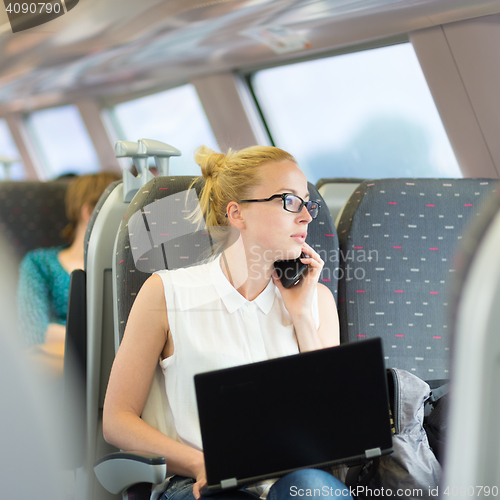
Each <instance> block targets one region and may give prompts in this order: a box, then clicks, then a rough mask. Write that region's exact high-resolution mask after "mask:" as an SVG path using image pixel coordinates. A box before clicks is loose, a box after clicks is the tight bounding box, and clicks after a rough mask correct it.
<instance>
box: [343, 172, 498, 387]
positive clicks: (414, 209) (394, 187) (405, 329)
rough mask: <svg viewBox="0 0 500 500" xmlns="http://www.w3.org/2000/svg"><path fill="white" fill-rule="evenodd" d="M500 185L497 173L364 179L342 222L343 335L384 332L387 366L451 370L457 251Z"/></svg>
mask: <svg viewBox="0 0 500 500" xmlns="http://www.w3.org/2000/svg"><path fill="white" fill-rule="evenodd" d="M496 187H497V182H496V181H495V180H492V179H383V180H373V181H365V182H363V183H362V184H361V185H360V186H359V188H358V189H357V190H356V191H355V193H353V195H352V196H351V197H350V199H349V201H348V203H347V204H346V206H345V208H344V212H343V214H342V217H341V220H340V223H339V226H338V232H339V242H340V257H341V259H340V260H341V268H340V280H339V316H340V326H341V341H342V342H349V341H356V340H360V339H363V338H371V337H382V339H383V344H384V355H385V358H386V364H387V366H388V367H396V368H402V369H405V370H407V371H409V372H411V373H414V374H415V375H417V376H419V377H421V378H423V379H424V380H439V379H447V378H449V362H448V360H449V335H450V321H449V317H448V314H449V312H448V303H449V298H448V297H449V292H450V282H451V280H450V279H451V277H452V276H453V273H454V272H455V263H454V261H453V255H454V253H455V251H456V249H457V247H458V244H459V243H460V240H461V239H462V235H463V233H464V230H465V228H466V226H467V225H468V224H470V223H473V222H474V219H475V218H476V217H477V215H478V214H479V213H480V205H481V202H482V200H483V198H484V196H485V195H487V194H489V193H491V192H492V191H493V190H494V189H496Z"/></svg>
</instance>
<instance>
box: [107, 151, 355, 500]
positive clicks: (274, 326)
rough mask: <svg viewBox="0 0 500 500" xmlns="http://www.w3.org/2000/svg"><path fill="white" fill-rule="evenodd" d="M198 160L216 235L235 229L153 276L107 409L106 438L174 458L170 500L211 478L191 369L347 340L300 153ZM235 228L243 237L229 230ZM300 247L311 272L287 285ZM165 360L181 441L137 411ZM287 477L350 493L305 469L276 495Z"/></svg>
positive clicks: (114, 375)
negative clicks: (203, 252)
mask: <svg viewBox="0 0 500 500" xmlns="http://www.w3.org/2000/svg"><path fill="white" fill-rule="evenodd" d="M195 160H196V162H197V163H198V164H199V165H200V167H201V170H202V174H203V177H204V178H205V179H206V184H205V187H204V190H203V193H202V195H201V198H200V210H201V214H199V217H200V218H201V216H203V217H204V219H205V222H206V224H207V226H208V227H211V228H213V227H215V228H216V229H218V230H219V231H216V232H218V233H221V232H223V231H220V230H221V229H222V230H224V229H227V230H228V231H227V236H226V239H227V241H226V242H222V243H223V244H222V251H221V252H220V253H219V254H218V256H217V257H216V258H215V259H214V260H213V261H211V262H209V263H208V264H203V265H199V266H195V267H191V268H186V269H179V270H176V271H160V272H159V273H156V274H154V275H153V276H151V277H150V278H149V279H148V280H147V281H146V283H145V284H144V285H143V287H142V289H141V290H140V292H139V294H138V295H137V298H136V300H135V302H134V305H133V307H132V310H131V312H130V316H129V319H128V322H127V328H126V330H125V334H124V338H123V341H122V344H121V346H120V349H119V352H118V354H117V357H116V359H115V362H114V365H113V369H112V372H111V376H110V380H109V385H108V391H107V394H106V400H105V405H104V423H103V425H104V436H105V439H106V440H107V441H108V442H109V443H111V444H114V445H115V446H117V447H119V448H122V449H125V450H136V451H145V452H150V453H155V454H158V455H159V456H164V457H165V458H166V461H167V464H168V468H169V472H170V473H173V474H175V477H174V478H173V479H172V480H171V481H170V483H169V485H168V487H167V490H166V491H165V493H164V498H165V499H169V500H170V499H179V500H180V499H186V500H187V499H192V498H193V495H194V497H195V498H197V499H198V498H199V497H200V488H201V487H202V486H203V485H204V484H205V483H206V478H205V467H204V458H203V452H202V445H201V436H200V430H199V424H198V419H197V411H196V402H195V394H194V384H193V382H192V380H193V375H194V374H195V373H197V372H202V371H208V370H213V369H217V368H225V367H228V366H235V365H239V364H244V363H250V362H255V361H260V360H262V359H268V358H273V357H278V356H283V355H288V354H294V353H298V352H299V351H302V352H303V351H308V350H313V349H320V348H324V347H330V346H334V345H337V344H338V343H339V327H338V318H337V312H336V307H335V302H334V299H333V296H332V294H331V293H330V291H329V290H328V289H327V288H326V287H325V286H323V285H321V284H318V279H319V275H320V273H321V270H322V268H323V262H322V260H321V259H320V257H319V255H318V254H317V253H316V252H315V251H314V250H313V249H312V248H311V247H310V246H309V245H308V244H307V243H305V239H306V235H307V227H308V224H309V223H310V222H311V221H312V220H313V217H315V216H316V215H317V210H319V206H318V204H317V203H315V202H310V203H309V202H308V201H307V200H308V198H309V193H308V192H307V180H306V177H305V175H304V174H303V173H302V171H301V170H300V169H299V167H298V166H297V163H296V161H295V159H294V158H293V157H292V156H291V155H289V154H288V153H286V152H284V151H282V150H280V149H278V148H272V147H257V146H256V147H252V148H247V149H244V150H242V151H239V152H229V153H228V155H227V156H226V155H224V154H217V153H214V152H213V151H211V150H209V149H208V148H206V147H202V148H200V149H199V150H198V151H197V154H196V155H195ZM285 195H286V196H285ZM234 232H236V233H237V234H238V237H237V238H232V237H230V236H231V234H232V233H234ZM219 235H220V234H219ZM235 240H236V241H235ZM224 243H225V244H224ZM301 252H304V253H305V254H307V257H305V258H303V259H302V262H304V263H305V264H307V265H308V270H307V272H306V273H305V276H304V277H303V278H302V279H301V280H300V282H299V283H298V284H297V285H296V286H294V287H292V288H291V289H284V288H283V287H282V286H281V283H280V281H279V279H278V277H277V275H276V273H275V271H274V270H273V269H274V267H273V263H274V262H275V261H276V260H283V259H295V258H298V257H299V256H300V254H301ZM158 359H160V364H161V367H162V369H163V372H164V374H165V386H166V392H167V396H168V400H169V404H170V407H171V410H172V413H173V415H174V421H175V427H176V431H177V434H178V436H179V439H178V440H174V439H171V438H169V437H167V436H165V435H163V434H161V433H160V432H159V431H157V430H155V429H154V428H152V427H151V426H149V425H148V424H147V423H146V422H144V421H142V420H141V418H140V415H141V412H142V409H143V407H144V404H145V401H146V397H147V395H148V391H149V388H150V385H151V381H152V378H153V374H154V371H155V367H156V364H157V363H158ZM291 484H295V485H296V486H297V484H300V485H301V487H304V486H303V485H304V484H307V485H311V486H309V487H316V488H318V487H319V488H321V487H322V486H323V485H326V486H328V487H329V488H330V487H332V488H333V490H335V489H341V488H345V486H344V485H342V483H340V481H338V480H337V479H335V478H334V477H333V476H331V475H329V474H328V473H326V472H324V471H315V470H308V471H297V472H294V473H292V474H289V475H288V476H286V477H285V478H282V479H281V480H279V481H277V482H276V483H275V484H274V485H273V486H272V487H271V489H270V491H269V495H270V498H273V497H276V498H288V497H289V496H290V485H291ZM345 493H346V491H345V490H344V494H345ZM347 493H348V492H347ZM227 495H229V498H237V497H238V498H239V497H241V496H242V495H243V496H247V497H248V496H249V495H251V493H248V492H247V491H241V490H240V491H237V492H232V493H228V494H227ZM225 498H228V497H227V496H226V497H225Z"/></svg>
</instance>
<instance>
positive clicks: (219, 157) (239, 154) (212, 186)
mask: <svg viewBox="0 0 500 500" xmlns="http://www.w3.org/2000/svg"><path fill="white" fill-rule="evenodd" d="M194 159H195V161H196V163H197V164H198V165H199V166H200V167H201V173H202V176H203V177H204V178H205V186H204V188H203V191H202V193H201V195H200V198H199V210H198V211H197V212H195V213H194V214H193V217H192V218H193V219H194V220H195V221H199V222H201V220H202V218H203V219H204V220H205V224H206V225H207V227H208V229H209V230H210V232H211V233H212V235H214V230H213V228H217V227H230V224H229V221H228V218H227V217H226V209H227V206H228V204H229V203H230V202H231V201H240V200H243V199H245V198H248V196H249V193H250V191H251V189H252V188H254V187H255V186H258V185H259V184H260V183H261V182H262V180H263V177H264V173H263V171H262V169H261V168H260V167H262V166H263V165H265V164H267V163H272V162H283V161H291V162H293V163H295V164H297V161H296V160H295V158H294V157H293V156H292V155H291V154H290V153H287V152H286V151H283V150H282V149H279V148H276V147H271V146H251V147H249V148H245V149H242V150H240V151H233V150H231V149H229V151H228V152H227V154H223V153H216V152H214V151H212V150H211V149H209V148H207V147H206V146H201V147H200V148H198V149H197V150H196V151H195V155H194ZM196 182H197V181H194V182H193V184H192V185H191V187H192V186H193V185H194V184H195V183H196ZM216 232H217V231H215V233H216ZM223 243H224V242H221V246H222V244H223Z"/></svg>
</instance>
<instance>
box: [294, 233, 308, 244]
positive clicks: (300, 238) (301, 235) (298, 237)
mask: <svg viewBox="0 0 500 500" xmlns="http://www.w3.org/2000/svg"><path fill="white" fill-rule="evenodd" d="M306 236H307V234H306V233H298V234H292V236H290V238H293V239H294V240H296V241H299V242H300V243H304V241H306Z"/></svg>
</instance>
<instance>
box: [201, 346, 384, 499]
mask: <svg viewBox="0 0 500 500" xmlns="http://www.w3.org/2000/svg"><path fill="white" fill-rule="evenodd" d="M194 379H195V380H194V381H195V388H196V397H197V403H198V415H199V419H200V427H201V436H202V441H203V451H204V454H205V467H206V472H207V485H206V487H205V488H204V489H203V491H202V493H203V494H204V495H210V494H214V493H218V492H221V491H224V490H227V489H232V488H241V487H243V486H245V485H249V484H251V483H255V482H257V481H261V480H263V479H266V478H271V477H279V476H282V475H284V474H286V473H288V472H291V471H293V470H297V469H302V468H307V467H317V468H324V467H327V466H331V465H336V464H340V463H347V464H349V463H359V462H361V461H362V460H365V459H372V458H375V457H378V456H381V455H382V454H386V453H390V452H391V451H392V432H391V427H390V418H389V401H388V392H387V379H386V372H385V367H384V358H383V354H382V342H381V340H380V339H379V338H375V339H369V340H363V341H359V342H354V343H350V344H343V345H340V346H337V347H331V348H327V349H320V350H317V351H310V352H305V353H301V354H296V355H292V356H285V357H282V358H276V359H271V360H266V361H262V362H257V363H252V364H248V365H243V366H237V367H234V368H226V369H222V370H216V371H211V372H206V373H201V374H197V375H195V377H194Z"/></svg>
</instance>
